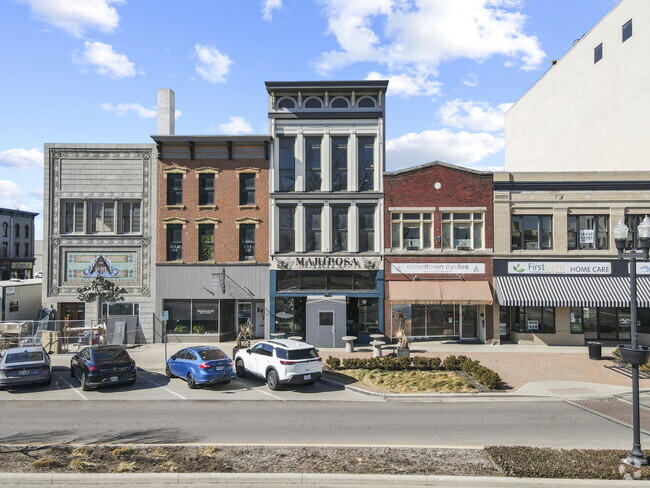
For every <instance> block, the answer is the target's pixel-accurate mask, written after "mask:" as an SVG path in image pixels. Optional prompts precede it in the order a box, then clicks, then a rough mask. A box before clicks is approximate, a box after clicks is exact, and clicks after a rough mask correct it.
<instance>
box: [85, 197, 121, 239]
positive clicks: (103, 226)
mask: <svg viewBox="0 0 650 488" xmlns="http://www.w3.org/2000/svg"><path fill="white" fill-rule="evenodd" d="M114 210H115V202H90V215H89V216H88V219H89V220H90V222H89V226H88V227H89V229H90V232H91V233H97V232H115V212H114Z"/></svg>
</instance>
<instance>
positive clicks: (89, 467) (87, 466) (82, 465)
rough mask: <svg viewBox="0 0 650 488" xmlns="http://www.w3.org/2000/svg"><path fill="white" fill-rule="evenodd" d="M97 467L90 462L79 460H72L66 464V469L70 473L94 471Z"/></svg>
mask: <svg viewBox="0 0 650 488" xmlns="http://www.w3.org/2000/svg"><path fill="white" fill-rule="evenodd" d="M98 466H99V465H98V464H97V463H92V462H90V461H82V460H81V459H73V460H71V461H70V463H69V464H68V468H70V469H71V470H72V471H96V470H97V467H98Z"/></svg>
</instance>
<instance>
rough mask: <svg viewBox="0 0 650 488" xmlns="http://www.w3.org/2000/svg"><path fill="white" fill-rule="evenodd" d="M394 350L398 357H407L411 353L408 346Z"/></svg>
mask: <svg viewBox="0 0 650 488" xmlns="http://www.w3.org/2000/svg"><path fill="white" fill-rule="evenodd" d="M395 351H396V352H397V357H398V358H401V357H409V356H410V354H411V350H410V349H409V348H408V347H398V348H397V349H395Z"/></svg>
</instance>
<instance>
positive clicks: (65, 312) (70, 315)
mask: <svg viewBox="0 0 650 488" xmlns="http://www.w3.org/2000/svg"><path fill="white" fill-rule="evenodd" d="M66 317H67V320H70V321H71V322H73V321H84V320H85V319H86V304H85V303H59V318H60V320H66ZM70 327H75V325H73V323H71V324H70Z"/></svg>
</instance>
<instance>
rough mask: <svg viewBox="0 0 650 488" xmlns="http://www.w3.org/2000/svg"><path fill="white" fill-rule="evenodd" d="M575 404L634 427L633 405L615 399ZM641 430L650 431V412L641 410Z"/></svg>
mask: <svg viewBox="0 0 650 488" xmlns="http://www.w3.org/2000/svg"><path fill="white" fill-rule="evenodd" d="M574 403H576V404H578V405H582V406H583V407H585V408H588V409H590V410H594V411H595V412H599V413H602V414H603V415H607V416H608V417H612V418H615V419H617V420H620V421H622V422H625V423H626V424H628V425H632V405H631V404H630V403H627V402H623V401H621V400H617V399H615V398H605V399H589V400H578V401H575V402H574ZM639 418H640V421H641V422H640V423H641V430H645V431H650V410H648V409H646V408H641V409H639Z"/></svg>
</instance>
